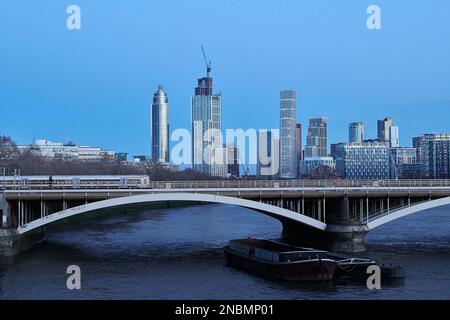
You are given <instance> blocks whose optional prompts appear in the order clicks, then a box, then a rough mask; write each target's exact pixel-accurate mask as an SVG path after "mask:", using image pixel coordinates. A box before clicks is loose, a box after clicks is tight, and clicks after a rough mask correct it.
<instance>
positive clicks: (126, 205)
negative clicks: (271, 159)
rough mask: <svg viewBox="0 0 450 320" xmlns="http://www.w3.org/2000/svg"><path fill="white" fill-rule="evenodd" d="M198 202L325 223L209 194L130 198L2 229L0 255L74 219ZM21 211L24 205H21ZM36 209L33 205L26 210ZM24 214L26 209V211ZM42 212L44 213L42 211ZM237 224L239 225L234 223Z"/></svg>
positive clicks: (321, 226)
mask: <svg viewBox="0 0 450 320" xmlns="http://www.w3.org/2000/svg"><path fill="white" fill-rule="evenodd" d="M200 203H221V204H228V205H233V206H238V207H243V208H247V209H250V210H252V211H256V212H260V213H262V214H264V215H267V216H270V217H272V218H275V219H277V220H280V221H283V222H284V223H287V222H288V221H291V222H292V223H298V224H305V225H308V226H310V228H314V229H318V230H325V228H326V224H325V223H323V222H320V221H318V220H315V219H313V218H310V217H307V216H305V215H302V214H299V213H297V212H293V211H290V210H287V209H284V208H279V207H276V206H272V205H269V204H266V203H262V202H256V201H252V200H246V199H240V198H232V197H226V196H218V195H210V194H209V195H208V194H192V193H186V194H181V193H180V194H176V193H172V194H145V195H136V196H129V197H120V198H113V199H107V200H102V201H96V202H92V203H87V204H84V205H80V206H76V207H72V208H66V209H65V210H62V211H58V212H55V213H51V214H48V215H44V216H41V218H38V219H34V220H32V221H29V222H28V221H26V220H25V221H26V223H25V224H22V225H21V224H19V226H18V227H17V228H9V229H2V230H1V231H0V232H1V233H0V254H2V255H14V254H17V253H19V252H21V251H24V250H26V249H28V248H29V247H31V246H32V245H33V244H34V243H36V242H38V241H39V240H41V239H43V238H44V237H45V234H46V232H47V231H48V230H55V228H54V227H57V226H58V225H60V224H62V223H64V224H66V223H69V222H71V221H76V220H85V219H90V218H93V217H96V216H99V215H105V214H109V213H107V211H114V210H115V211H116V212H118V213H123V212H125V211H127V210H132V211H134V210H137V209H150V208H154V207H159V208H161V207H169V206H179V205H188V204H190V205H193V204H200ZM21 206H22V211H24V209H23V207H24V206H25V204H23V203H22V204H21ZM33 208H37V206H35V205H33V206H30V207H29V208H28V211H30V210H32V209H33ZM25 211H27V210H25ZM43 212H45V210H44V211H43ZM37 214H38V212H34V213H33V212H28V215H29V216H36V215H37ZM236 223H239V222H236Z"/></svg>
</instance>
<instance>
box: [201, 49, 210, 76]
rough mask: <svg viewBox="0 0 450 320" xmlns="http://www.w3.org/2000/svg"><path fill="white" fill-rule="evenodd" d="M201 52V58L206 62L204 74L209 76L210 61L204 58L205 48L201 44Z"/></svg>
mask: <svg viewBox="0 0 450 320" xmlns="http://www.w3.org/2000/svg"><path fill="white" fill-rule="evenodd" d="M202 52H203V58H204V59H205V64H206V75H207V77H208V78H209V73H210V72H211V70H212V68H211V61H208V59H207V58H206V53H205V48H203V45H202Z"/></svg>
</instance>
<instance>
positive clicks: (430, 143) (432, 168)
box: [420, 134, 450, 179]
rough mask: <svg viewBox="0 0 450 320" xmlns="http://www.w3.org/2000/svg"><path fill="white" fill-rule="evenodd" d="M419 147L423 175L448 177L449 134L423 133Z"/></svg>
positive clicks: (449, 164)
mask: <svg viewBox="0 0 450 320" xmlns="http://www.w3.org/2000/svg"><path fill="white" fill-rule="evenodd" d="M420 148H421V151H420V153H421V154H422V161H423V162H422V174H423V177H424V178H427V179H450V134H425V135H423V140H422V141H421V145H420Z"/></svg>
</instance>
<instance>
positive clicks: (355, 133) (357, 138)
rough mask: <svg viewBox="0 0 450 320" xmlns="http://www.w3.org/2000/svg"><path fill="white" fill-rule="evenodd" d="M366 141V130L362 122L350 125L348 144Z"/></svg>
mask: <svg viewBox="0 0 450 320" xmlns="http://www.w3.org/2000/svg"><path fill="white" fill-rule="evenodd" d="M364 139H365V129H364V124H363V123H362V122H352V123H350V124H349V125H348V142H350V143H362V142H363V141H364Z"/></svg>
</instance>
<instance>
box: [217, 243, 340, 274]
mask: <svg viewBox="0 0 450 320" xmlns="http://www.w3.org/2000/svg"><path fill="white" fill-rule="evenodd" d="M224 252H225V256H226V259H227V263H228V265H229V266H231V267H234V268H237V269H241V270H244V271H248V272H254V273H257V274H260V275H262V276H266V277H271V278H275V279H280V280H294V281H324V280H331V279H333V277H334V274H335V270H336V265H337V263H336V260H333V259H330V258H327V257H326V254H327V252H326V251H322V250H315V249H310V248H301V247H295V246H291V245H288V244H285V243H281V242H278V241H274V240H263V239H252V238H248V239H236V240H231V241H230V242H229V245H228V246H226V247H225V248H224Z"/></svg>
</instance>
